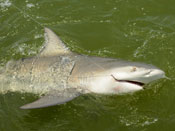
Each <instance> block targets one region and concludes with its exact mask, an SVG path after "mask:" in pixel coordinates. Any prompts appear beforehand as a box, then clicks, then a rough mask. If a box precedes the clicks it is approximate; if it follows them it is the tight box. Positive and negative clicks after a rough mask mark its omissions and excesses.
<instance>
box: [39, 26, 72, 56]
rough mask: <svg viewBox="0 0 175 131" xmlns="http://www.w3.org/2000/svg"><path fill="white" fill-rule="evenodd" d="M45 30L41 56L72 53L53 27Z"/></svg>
mask: <svg viewBox="0 0 175 131" xmlns="http://www.w3.org/2000/svg"><path fill="white" fill-rule="evenodd" d="M44 30H45V36H44V38H45V44H44V46H43V49H42V51H41V53H40V56H54V55H59V54H70V53H72V52H71V51H69V49H68V48H67V47H66V46H65V45H64V43H63V42H62V41H61V40H60V38H59V37H58V36H57V35H56V34H55V33H54V32H53V31H52V30H51V29H49V28H44Z"/></svg>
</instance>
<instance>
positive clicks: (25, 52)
mask: <svg viewBox="0 0 175 131" xmlns="http://www.w3.org/2000/svg"><path fill="white" fill-rule="evenodd" d="M44 27H49V28H51V29H52V30H54V31H55V32H56V33H57V34H59V36H60V37H61V38H62V40H63V41H64V42H65V43H66V45H67V46H68V47H69V48H70V49H71V50H72V51H75V52H78V53H82V54H86V55H96V56H105V57H113V58H121V59H125V60H131V61H141V62H144V63H150V64H153V65H156V66H157V67H159V68H161V69H162V70H164V71H165V72H166V75H167V76H168V77H169V78H170V80H166V79H162V80H159V81H157V82H155V83H152V84H149V85H147V86H148V87H149V89H147V90H144V91H140V92H137V93H134V94H132V95H131V94H130V95H122V96H121V95H120V96H115V95H114V96H103V95H102V96H101V95H85V96H81V97H78V98H77V99H75V100H73V101H71V102H69V103H67V104H65V105H60V106H55V107H49V108H45V109H36V110H20V109H19V107H20V106H21V105H23V104H26V103H29V102H31V101H33V100H35V99H37V96H34V95H32V94H19V93H8V94H6V95H0V130H1V131H12V130H13V131H24V130H25V131H31V130H39V131H40V130H41V131H43V130H48V131H52V130H53V131H56V130H59V131H116V130H119V131H128V130H130V131H165V130H167V131H174V130H175V104H174V101H175V57H174V56H175V1H174V0H146V1H144V0H87V1H83V0H39V1H35V0H23V1H21V0H0V64H1V65H5V64H6V63H7V62H8V61H9V60H11V59H19V58H23V57H28V56H33V55H35V54H37V53H38V51H39V50H40V47H41V46H42V43H43V42H44V39H43V32H44V30H43V28H44ZM26 88H27V87H26Z"/></svg>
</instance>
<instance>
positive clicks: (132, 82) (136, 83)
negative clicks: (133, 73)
mask: <svg viewBox="0 0 175 131" xmlns="http://www.w3.org/2000/svg"><path fill="white" fill-rule="evenodd" d="M111 76H112V77H113V78H114V79H115V80H116V81H117V82H127V83H131V84H135V85H138V86H144V85H145V83H142V82H138V81H130V80H118V79H116V78H115V77H114V76H113V75H111Z"/></svg>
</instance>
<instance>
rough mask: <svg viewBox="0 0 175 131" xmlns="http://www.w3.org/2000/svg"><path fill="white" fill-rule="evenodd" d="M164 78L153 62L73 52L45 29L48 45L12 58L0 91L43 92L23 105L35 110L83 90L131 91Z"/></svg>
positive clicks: (1, 76)
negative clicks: (33, 52) (28, 54)
mask: <svg viewBox="0 0 175 131" xmlns="http://www.w3.org/2000/svg"><path fill="white" fill-rule="evenodd" d="M164 77H165V73H164V72H163V71H162V70H160V69H159V68H157V67H155V66H153V65H148V64H143V63H137V62H129V61H123V60H117V59H112V58H101V57H94V56H85V55H79V54H76V53H73V52H71V51H70V50H69V49H68V48H67V47H66V46H65V45H64V43H63V42H62V41H61V40H60V38H59V37H58V36H57V35H56V34H55V33H54V32H53V31H52V30H50V29H48V28H45V44H44V46H43V49H42V51H41V52H40V53H39V54H38V55H37V56H35V57H31V58H25V59H21V60H18V61H10V62H8V63H7V65H6V66H5V67H4V68H2V69H1V70H0V82H1V86H0V93H6V92H9V91H10V92H21V93H33V94H37V95H40V96H41V95H44V96H42V97H41V98H40V99H38V100H36V101H34V102H32V103H29V104H26V105H24V106H22V107H21V109H35V108H43V107H48V106H53V105H59V104H63V103H65V102H68V101H70V100H72V99H74V98H76V97H78V96H79V95H81V94H84V93H97V94H123V93H131V92H135V91H139V90H142V89H143V86H144V85H145V84H147V83H150V82H152V81H154V80H157V79H160V78H164Z"/></svg>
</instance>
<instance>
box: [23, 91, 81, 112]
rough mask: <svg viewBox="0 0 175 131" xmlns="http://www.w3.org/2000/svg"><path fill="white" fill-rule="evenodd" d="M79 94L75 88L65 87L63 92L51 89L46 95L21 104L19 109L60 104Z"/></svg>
mask: <svg viewBox="0 0 175 131" xmlns="http://www.w3.org/2000/svg"><path fill="white" fill-rule="evenodd" d="M79 95H81V93H80V92H77V90H75V89H72V88H70V89H66V90H64V91H63V92H58V91H53V92H50V93H49V94H48V95H45V96H43V97H41V98H40V99H38V100H36V101H34V102H32V103H29V104H26V105H24V106H21V107H20V108H21V109H36V108H44V107H48V106H54V105H60V104H63V103H66V102H68V101H71V100H72V99H74V98H76V97H78V96H79Z"/></svg>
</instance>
